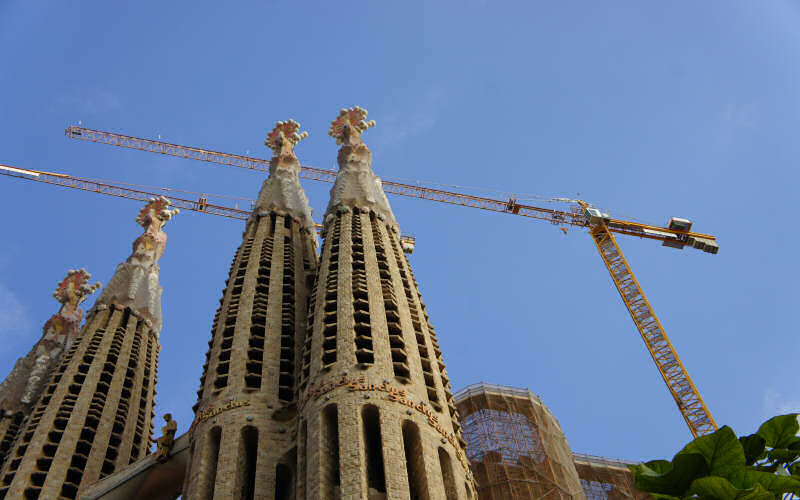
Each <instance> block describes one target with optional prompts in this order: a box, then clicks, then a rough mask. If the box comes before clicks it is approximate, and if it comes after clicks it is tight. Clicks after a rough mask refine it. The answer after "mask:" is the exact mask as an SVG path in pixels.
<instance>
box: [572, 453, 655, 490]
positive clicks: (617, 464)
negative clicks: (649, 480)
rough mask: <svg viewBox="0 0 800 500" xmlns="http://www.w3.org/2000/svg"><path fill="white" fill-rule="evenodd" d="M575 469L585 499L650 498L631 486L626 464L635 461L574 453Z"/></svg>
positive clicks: (631, 480)
mask: <svg viewBox="0 0 800 500" xmlns="http://www.w3.org/2000/svg"><path fill="white" fill-rule="evenodd" d="M573 457H574V460H575V469H576V470H577V471H578V476H579V477H580V478H581V486H582V487H583V491H584V493H585V494H586V498H587V500H644V499H649V498H651V497H650V495H648V494H647V493H645V492H642V491H639V490H637V489H636V488H634V486H633V475H631V472H630V470H628V465H631V464H633V463H635V462H628V461H625V460H615V459H611V458H604V457H596V456H592V455H581V454H579V453H575V454H574V455H573Z"/></svg>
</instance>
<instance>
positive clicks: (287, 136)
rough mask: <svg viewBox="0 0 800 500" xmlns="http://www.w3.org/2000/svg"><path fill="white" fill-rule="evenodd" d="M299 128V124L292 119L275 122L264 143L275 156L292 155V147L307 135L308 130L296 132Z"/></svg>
mask: <svg viewBox="0 0 800 500" xmlns="http://www.w3.org/2000/svg"><path fill="white" fill-rule="evenodd" d="M299 130H300V124H299V123H297V122H296V121H294V120H292V119H289V120H286V121H285V122H277V123H276V124H275V127H274V128H273V129H272V130H270V132H269V133H268V134H267V140H266V141H264V145H265V146H267V147H268V148H270V149H271V150H272V151H273V153H274V154H275V155H276V156H280V155H283V154H291V155H294V147H295V146H297V143H299V142H300V141H302V140H303V139H305V138H306V137H308V132H305V131H304V132H298V131H299Z"/></svg>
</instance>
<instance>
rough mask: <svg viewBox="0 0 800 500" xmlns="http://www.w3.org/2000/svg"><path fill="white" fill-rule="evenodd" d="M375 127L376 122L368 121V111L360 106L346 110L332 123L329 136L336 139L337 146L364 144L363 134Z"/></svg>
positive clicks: (340, 112) (341, 111)
mask: <svg viewBox="0 0 800 500" xmlns="http://www.w3.org/2000/svg"><path fill="white" fill-rule="evenodd" d="M374 126H375V120H370V121H367V110H366V109H364V108H360V107H358V106H353V107H352V108H344V109H341V110H340V111H339V116H338V117H336V119H335V120H333V121H332V122H331V128H330V129H329V130H328V135H330V136H331V137H333V138H334V139H336V144H347V145H353V144H363V142H364V141H362V140H361V133H362V132H364V131H365V130H367V129H368V128H371V127H374Z"/></svg>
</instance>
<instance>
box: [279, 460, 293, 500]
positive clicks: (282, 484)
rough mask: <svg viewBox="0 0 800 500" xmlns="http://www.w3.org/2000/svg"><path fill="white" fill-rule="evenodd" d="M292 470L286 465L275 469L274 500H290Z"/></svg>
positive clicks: (280, 465)
mask: <svg viewBox="0 0 800 500" xmlns="http://www.w3.org/2000/svg"><path fill="white" fill-rule="evenodd" d="M292 482H293V481H292V469H291V468H289V466H288V465H286V464H278V465H277V466H276V467H275V500H290V499H291V498H292Z"/></svg>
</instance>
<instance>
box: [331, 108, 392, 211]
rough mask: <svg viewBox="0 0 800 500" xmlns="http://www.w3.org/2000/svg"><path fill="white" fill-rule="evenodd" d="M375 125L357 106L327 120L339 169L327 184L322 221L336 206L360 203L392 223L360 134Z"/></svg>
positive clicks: (387, 205)
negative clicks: (336, 153)
mask: <svg viewBox="0 0 800 500" xmlns="http://www.w3.org/2000/svg"><path fill="white" fill-rule="evenodd" d="M374 126H375V120H370V121H367V110H366V109H363V108H360V107H358V106H355V107H352V108H349V109H342V110H341V111H339V116H338V117H337V118H336V119H335V120H334V121H333V122H331V127H330V129H329V130H328V135H330V136H331V137H333V138H334V139H336V144H341V145H342V147H341V148H339V154H338V156H337V158H336V160H337V162H338V163H339V173H338V174H337V176H336V182H335V183H334V185H333V188H331V198H330V202H329V203H328V209H327V211H326V213H325V219H326V221H327V220H328V219H329V218H330V217H332V215H333V213H334V212H335V210H336V209H337V207H339V206H348V207H351V208H352V207H356V206H357V207H362V208H366V209H367V210H374V211H375V212H376V213H377V214H379V215H380V216H381V217H384V218H385V219H387V221H388V222H390V223H391V224H392V225H394V226H396V225H397V221H396V220H395V218H394V214H393V213H392V207H391V206H390V205H389V200H387V199H386V194H385V193H384V192H383V187H382V185H381V181H380V179H379V178H378V177H377V176H375V173H374V172H373V171H372V152H371V151H370V150H369V148H368V147H367V145H366V144H364V141H363V140H362V139H361V134H362V133H363V132H364V131H365V130H367V129H369V128H371V127H374Z"/></svg>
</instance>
